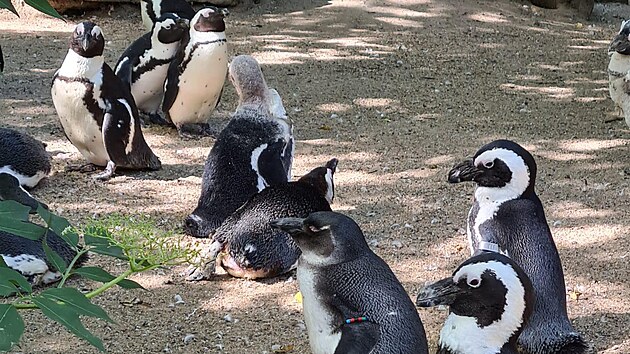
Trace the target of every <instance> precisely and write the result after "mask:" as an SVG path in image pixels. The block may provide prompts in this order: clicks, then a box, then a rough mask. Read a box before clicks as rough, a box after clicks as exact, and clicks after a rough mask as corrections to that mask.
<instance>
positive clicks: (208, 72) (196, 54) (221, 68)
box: [162, 6, 228, 136]
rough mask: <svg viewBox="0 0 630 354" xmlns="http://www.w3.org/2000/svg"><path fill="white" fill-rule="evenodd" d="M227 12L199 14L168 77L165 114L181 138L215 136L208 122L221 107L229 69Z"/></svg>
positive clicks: (213, 10)
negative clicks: (226, 32)
mask: <svg viewBox="0 0 630 354" xmlns="http://www.w3.org/2000/svg"><path fill="white" fill-rule="evenodd" d="M227 14H228V11H227V10H226V9H223V10H219V9H218V8H216V7H214V6H210V7H206V8H203V9H201V10H199V11H198V12H197V14H196V15H195V17H193V19H192V21H191V22H190V30H189V33H188V35H187V36H185V37H184V39H183V40H182V43H181V46H180V48H179V51H178V53H177V56H176V57H175V59H173V61H172V62H171V64H170V66H169V68H168V74H167V77H166V84H165V94H164V102H163V104H162V111H163V112H164V114H165V115H166V118H167V120H169V121H170V122H172V123H173V124H174V125H175V126H176V127H177V130H178V131H179V132H180V134H181V135H184V136H187V135H212V134H213V132H212V131H211V129H210V127H209V126H208V123H207V120H208V118H209V116H210V114H211V113H212V111H214V109H215V108H216V106H217V105H218V104H219V100H220V98H221V93H222V92H223V84H224V83H225V75H226V73H227V70H228V57H227V39H226V37H225V22H224V20H223V19H224V18H225V16H226V15H227Z"/></svg>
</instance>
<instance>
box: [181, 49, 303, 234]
mask: <svg viewBox="0 0 630 354" xmlns="http://www.w3.org/2000/svg"><path fill="white" fill-rule="evenodd" d="M230 79H231V81H232V83H233V85H234V87H235V88H236V92H237V93H238V95H239V105H238V108H237V109H236V112H235V113H234V114H233V116H232V118H231V120H230V122H229V123H228V125H227V126H226V127H225V128H224V129H223V131H221V133H220V134H219V137H218V138H217V140H216V142H215V144H214V146H213V147H212V149H211V150H210V153H209V154H208V159H207V160H206V164H205V167H204V172H203V177H202V181H201V196H200V198H199V202H198V205H197V208H195V210H194V211H193V212H192V214H191V215H190V216H188V218H186V220H185V222H184V229H185V231H186V233H187V234H189V235H192V236H195V237H208V236H209V235H210V234H211V233H212V232H214V230H215V229H216V228H217V227H219V225H221V223H223V221H224V220H225V219H226V218H227V217H228V216H229V215H230V214H232V213H233V212H234V211H235V210H236V209H237V208H239V207H240V206H241V205H243V204H244V203H245V202H246V201H247V200H248V199H249V198H251V197H252V196H253V195H254V194H256V193H258V192H260V191H261V190H263V189H265V188H266V187H268V186H272V185H276V184H282V183H286V182H287V181H290V180H291V166H292V163H293V151H294V145H295V143H294V139H293V128H292V124H291V121H290V120H289V119H288V118H287V117H286V115H284V116H281V117H280V116H279V115H280V114H281V113H282V112H283V111H284V108H282V102H281V100H280V97H279V96H277V93H276V94H275V96H274V95H273V92H272V91H271V90H270V89H269V88H268V87H267V84H266V82H265V79H264V77H263V74H262V71H261V69H260V66H259V65H258V62H257V61H256V60H255V59H254V58H252V57H250V56H246V55H242V56H238V57H236V58H234V60H232V63H231V64H230ZM278 100H280V101H278Z"/></svg>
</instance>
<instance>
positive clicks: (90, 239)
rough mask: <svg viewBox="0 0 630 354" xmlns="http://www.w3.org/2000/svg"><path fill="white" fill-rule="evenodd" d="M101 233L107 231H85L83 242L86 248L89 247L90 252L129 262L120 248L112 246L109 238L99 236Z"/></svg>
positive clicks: (97, 229) (94, 229) (88, 229)
mask: <svg viewBox="0 0 630 354" xmlns="http://www.w3.org/2000/svg"><path fill="white" fill-rule="evenodd" d="M103 232H107V230H103V229H101V228H94V227H89V228H86V229H85V235H84V237H83V240H84V241H85V244H86V245H87V246H90V247H91V248H90V251H91V252H94V253H99V254H103V255H106V256H112V257H116V258H118V259H123V260H129V258H127V256H126V255H125V253H124V252H123V250H122V248H120V247H118V246H117V245H114V244H113V243H112V242H111V240H110V239H109V238H107V237H103V236H101V235H102V233H103Z"/></svg>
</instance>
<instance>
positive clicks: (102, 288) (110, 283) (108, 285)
mask: <svg viewBox="0 0 630 354" xmlns="http://www.w3.org/2000/svg"><path fill="white" fill-rule="evenodd" d="M133 273H135V271H134V270H133V269H127V270H126V271H125V272H124V273H122V274H121V275H119V276H117V277H116V278H114V279H112V280H110V281H108V282H107V283H103V285H101V286H100V287H99V288H97V289H95V290H92V291H90V292H89V293H87V294H85V297H87V298H88V299H91V298H93V297H94V296H97V295H99V294H101V293H102V292H104V291H105V290H107V289H109V288H111V287H113V286H115V285H116V284H118V283H120V281H121V280H124V279H125V278H127V277H128V276H130V275H131V274H133Z"/></svg>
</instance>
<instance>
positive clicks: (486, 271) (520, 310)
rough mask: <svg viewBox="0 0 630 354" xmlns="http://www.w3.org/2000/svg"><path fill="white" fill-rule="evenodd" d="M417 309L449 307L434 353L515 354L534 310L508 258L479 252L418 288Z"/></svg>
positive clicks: (528, 289)
mask: <svg viewBox="0 0 630 354" xmlns="http://www.w3.org/2000/svg"><path fill="white" fill-rule="evenodd" d="M416 305H417V306H418V307H431V306H437V305H448V306H450V313H449V315H448V317H447V319H446V322H445V323H444V326H443V327H442V330H441V331H440V341H439V347H438V351H437V353H438V354H455V353H458V354H475V353H484V354H518V350H517V347H516V340H517V338H518V336H519V334H520V333H521V330H522V329H523V326H524V325H525V324H526V323H527V320H528V318H529V316H530V315H531V313H532V309H533V306H534V289H533V288H532V284H531V282H530V281H529V278H528V277H527V275H526V274H525V273H524V272H523V270H522V269H521V267H519V266H518V265H517V264H516V263H515V262H513V261H512V260H511V259H510V258H508V257H506V256H504V255H502V254H500V253H496V252H483V251H482V252H480V253H479V254H478V255H476V256H474V257H471V258H469V259H468V260H466V261H465V262H464V263H462V264H461V265H460V266H459V267H457V269H456V270H455V271H454V272H453V276H451V277H448V278H446V279H442V280H440V281H438V282H435V283H433V284H431V285H426V286H425V287H424V288H422V289H420V292H419V294H418V298H417V300H416Z"/></svg>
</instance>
